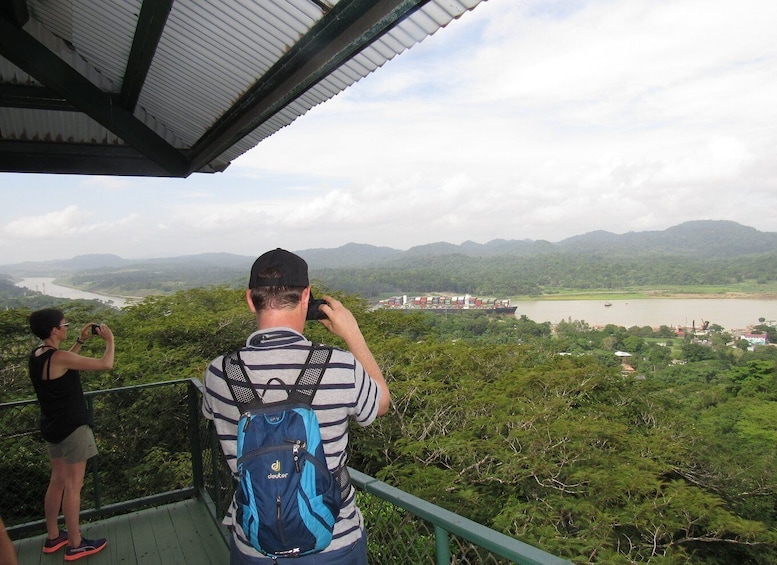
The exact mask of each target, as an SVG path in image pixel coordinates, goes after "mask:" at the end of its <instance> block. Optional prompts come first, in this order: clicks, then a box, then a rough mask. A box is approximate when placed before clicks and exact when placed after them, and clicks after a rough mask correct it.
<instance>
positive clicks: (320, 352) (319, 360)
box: [289, 344, 332, 406]
mask: <svg viewBox="0 0 777 565" xmlns="http://www.w3.org/2000/svg"><path fill="white" fill-rule="evenodd" d="M331 358H332V348H331V347H327V346H326V345H321V344H313V347H311V348H310V353H308V358H307V360H306V361H305V366H304V367H302V371H300V373H299V377H297V382H295V383H294V388H292V390H291V392H290V393H289V400H290V401H293V402H301V403H305V404H307V405H308V406H310V405H311V404H312V403H313V397H314V396H315V394H316V391H317V390H318V385H320V384H321V378H322V377H323V376H324V370H325V369H326V367H327V365H328V364H329V360H330V359H331Z"/></svg>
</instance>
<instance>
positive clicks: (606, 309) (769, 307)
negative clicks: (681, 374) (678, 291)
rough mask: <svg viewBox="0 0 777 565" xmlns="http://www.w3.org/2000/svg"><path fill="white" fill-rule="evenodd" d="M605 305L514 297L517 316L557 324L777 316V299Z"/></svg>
mask: <svg viewBox="0 0 777 565" xmlns="http://www.w3.org/2000/svg"><path fill="white" fill-rule="evenodd" d="M610 303H611V304H612V305H611V306H605V305H604V304H605V303H604V302H603V301H600V300H537V301H523V300H518V301H513V302H512V304H513V305H517V306H518V310H516V312H515V314H516V316H521V315H524V314H525V315H526V317H527V318H529V319H530V320H534V321H535V322H540V323H541V322H551V323H553V324H556V323H558V322H560V321H562V320H568V319H569V318H572V320H584V321H586V322H587V323H588V324H589V325H591V326H605V325H607V324H615V325H616V326H624V327H627V328H629V327H631V326H651V327H658V326H662V325H664V326H669V327H670V328H673V327H677V326H686V327H691V326H693V325H694V323H695V324H696V327H700V326H701V325H702V323H703V322H710V324H718V325H719V326H722V327H723V328H725V329H727V330H737V329H746V328H747V327H748V326H751V325H757V324H759V323H760V322H759V318H765V319H766V321H767V323H768V322H772V323H774V320H777V300H763V299H755V298H752V299H751V298H650V299H638V300H612V301H610Z"/></svg>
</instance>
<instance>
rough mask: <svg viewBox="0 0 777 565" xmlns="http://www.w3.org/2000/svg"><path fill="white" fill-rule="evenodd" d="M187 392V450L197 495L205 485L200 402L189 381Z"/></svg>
mask: <svg viewBox="0 0 777 565" xmlns="http://www.w3.org/2000/svg"><path fill="white" fill-rule="evenodd" d="M187 392H188V394H189V451H190V452H191V455H192V478H193V480H194V488H195V489H196V491H197V493H198V495H199V493H200V491H201V490H202V489H203V488H204V485H205V479H204V477H203V470H202V469H203V465H202V443H201V442H200V424H199V422H200V418H199V404H200V403H199V402H198V400H199V397H198V395H197V387H196V386H194V383H192V382H191V381H189V384H188V386H187Z"/></svg>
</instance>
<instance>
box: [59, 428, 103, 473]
mask: <svg viewBox="0 0 777 565" xmlns="http://www.w3.org/2000/svg"><path fill="white" fill-rule="evenodd" d="M46 447H47V448H48V450H49V457H51V458H52V459H61V458H63V457H64V458H65V462H66V463H70V464H71V465H72V464H73V463H80V462H81V461H86V460H87V459H89V458H90V457H94V456H95V455H97V444H96V443H95V441H94V432H92V428H91V427H89V426H87V425H86V424H84V425H83V426H81V427H79V428H76V430H75V431H74V432H73V433H71V434H70V435H69V436H67V437H66V438H65V439H63V440H62V441H60V442H59V443H48V442H46Z"/></svg>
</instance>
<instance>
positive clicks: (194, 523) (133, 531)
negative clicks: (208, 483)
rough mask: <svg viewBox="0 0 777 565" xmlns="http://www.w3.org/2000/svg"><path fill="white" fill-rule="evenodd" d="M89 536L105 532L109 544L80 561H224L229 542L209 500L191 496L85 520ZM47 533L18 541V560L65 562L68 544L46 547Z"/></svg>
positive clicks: (95, 564) (129, 564)
mask: <svg viewBox="0 0 777 565" xmlns="http://www.w3.org/2000/svg"><path fill="white" fill-rule="evenodd" d="M81 528H82V530H83V535H85V536H86V537H87V538H90V539H93V538H100V537H105V538H107V539H108V546H107V547H106V548H105V549H104V550H103V551H101V552H100V553H98V554H96V555H92V556H90V557H86V558H84V559H80V560H79V561H78V563H79V565H109V564H120V565H154V564H164V565H176V564H181V565H216V564H218V565H222V564H225V563H229V548H228V546H227V544H226V543H225V541H224V538H223V536H222V534H221V532H220V531H219V528H218V526H217V524H216V523H215V522H214V521H213V518H212V517H211V516H210V514H209V513H208V510H207V508H206V507H205V504H204V503H203V502H201V501H199V500H196V499H191V500H184V501H181V502H176V503H174V504H169V505H165V506H159V507H155V508H149V509H146V510H139V511H136V512H132V513H130V514H124V515H121V516H113V517H111V518H107V519H105V520H100V521H96V522H92V523H89V524H82V526H81ZM44 537H45V536H43V535H38V536H33V537H31V538H27V539H23V540H17V541H15V542H14V546H15V547H16V551H17V554H18V556H19V563H20V564H23V565H54V564H55V563H56V564H61V563H63V555H64V549H62V550H60V551H58V552H56V553H54V554H50V555H46V554H44V553H43V552H42V547H43V540H44Z"/></svg>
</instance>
